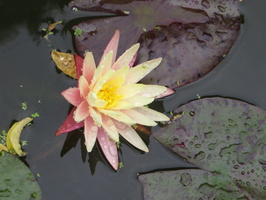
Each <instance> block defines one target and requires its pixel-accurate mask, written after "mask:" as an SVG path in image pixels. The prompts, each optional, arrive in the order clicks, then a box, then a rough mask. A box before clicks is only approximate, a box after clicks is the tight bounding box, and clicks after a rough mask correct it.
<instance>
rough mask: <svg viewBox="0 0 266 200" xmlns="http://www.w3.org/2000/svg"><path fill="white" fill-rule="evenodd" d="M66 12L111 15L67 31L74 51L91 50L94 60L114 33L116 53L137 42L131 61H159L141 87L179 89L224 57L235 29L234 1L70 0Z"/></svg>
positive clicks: (236, 11) (237, 27) (237, 15)
mask: <svg viewBox="0 0 266 200" xmlns="http://www.w3.org/2000/svg"><path fill="white" fill-rule="evenodd" d="M69 6H70V7H71V8H72V9H74V8H75V9H78V10H86V11H100V12H104V14H103V16H106V14H109V15H110V14H114V15H115V17H108V18H106V17H105V18H97V19H94V20H89V21H85V22H81V23H80V24H78V25H76V26H74V27H73V30H75V29H77V28H78V30H81V34H80V35H76V36H75V43H76V50H77V52H78V54H79V55H81V56H83V55H84V52H85V51H92V52H93V54H94V55H95V58H96V61H99V59H100V57H99V56H100V55H101V54H102V52H103V50H104V47H105V45H106V44H107V43H108V40H109V39H110V38H111V36H112V34H113V33H114V31H115V30H116V29H119V30H120V31H121V39H120V41H121V44H122V45H121V46H120V49H119V52H118V54H119V55H121V53H122V52H124V51H125V50H126V48H127V47H128V46H131V45H133V44H135V43H137V42H139V43H140V44H141V48H140V52H139V54H138V57H137V60H136V62H137V63H141V62H143V61H146V60H151V59H154V58H157V57H162V58H163V62H162V63H161V65H160V66H159V67H157V69H155V70H154V71H153V72H152V73H150V74H149V75H148V76H147V77H145V79H143V80H142V82H144V83H149V84H159V85H166V86H169V87H171V88H176V87H181V86H184V85H186V84H188V83H191V82H194V81H196V80H198V79H199V78H201V77H203V76H204V75H206V74H207V73H209V72H210V71H211V70H212V69H213V68H214V67H215V66H217V65H218V64H219V63H220V62H221V61H222V60H223V58H224V57H225V55H226V54H228V52H229V50H230V48H231V47H232V45H233V43H234V42H235V40H236V38H237V36H238V33H239V30H240V24H241V22H240V21H241V20H240V13H239V0H218V1H217V0H208V1H207V0H202V1H195V0H186V1H185V0H182V1H181V0H176V1H172V0H150V1H146V0H124V1H121V0H108V1H107V0H101V1H91V0H73V1H71V2H70V3H69Z"/></svg>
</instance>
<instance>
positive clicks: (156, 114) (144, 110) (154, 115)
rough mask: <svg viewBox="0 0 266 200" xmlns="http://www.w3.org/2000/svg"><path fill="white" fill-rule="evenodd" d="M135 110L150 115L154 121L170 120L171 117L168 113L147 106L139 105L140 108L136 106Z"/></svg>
mask: <svg viewBox="0 0 266 200" xmlns="http://www.w3.org/2000/svg"><path fill="white" fill-rule="evenodd" d="M134 110H136V111H137V112H140V113H142V114H143V115H145V116H147V117H149V118H150V119H152V120H154V121H169V120H170V119H169V117H167V116H166V115H164V114H162V113H160V112H158V111H156V110H153V109H150V108H147V107H138V108H134Z"/></svg>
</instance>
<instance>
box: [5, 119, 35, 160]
mask: <svg viewBox="0 0 266 200" xmlns="http://www.w3.org/2000/svg"><path fill="white" fill-rule="evenodd" d="M32 120H33V119H32V118H30V117H26V118H24V119H23V120H21V121H18V122H16V123H15V124H13V126H12V127H11V128H10V129H9V131H8V133H7V139H6V145H7V149H8V150H9V151H10V152H11V153H16V154H18V155H19V156H24V155H25V154H26V153H25V152H23V151H22V149H21V145H20V143H19V138H20V134H21V131H22V129H23V128H24V126H26V125H27V124H28V123H29V122H31V121H32Z"/></svg>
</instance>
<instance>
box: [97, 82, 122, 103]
mask: <svg viewBox="0 0 266 200" xmlns="http://www.w3.org/2000/svg"><path fill="white" fill-rule="evenodd" d="M119 87H120V86H118V85H116V84H115V85H114V84H110V82H107V83H105V84H104V85H103V87H102V89H101V90H100V91H99V92H98V94H97V97H98V98H99V99H102V100H104V101H105V102H106V103H107V104H106V105H105V106H104V107H103V108H112V107H113V106H115V105H116V103H117V102H118V101H119V100H120V99H122V98H123V95H119V94H118V93H116V90H117V88H119Z"/></svg>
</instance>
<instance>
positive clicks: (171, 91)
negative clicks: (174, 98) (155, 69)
mask: <svg viewBox="0 0 266 200" xmlns="http://www.w3.org/2000/svg"><path fill="white" fill-rule="evenodd" d="M174 93H175V91H174V90H173V89H171V88H166V91H165V92H164V93H162V94H160V95H158V96H157V97H156V99H158V98H162V97H166V96H169V95H171V94H174Z"/></svg>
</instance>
